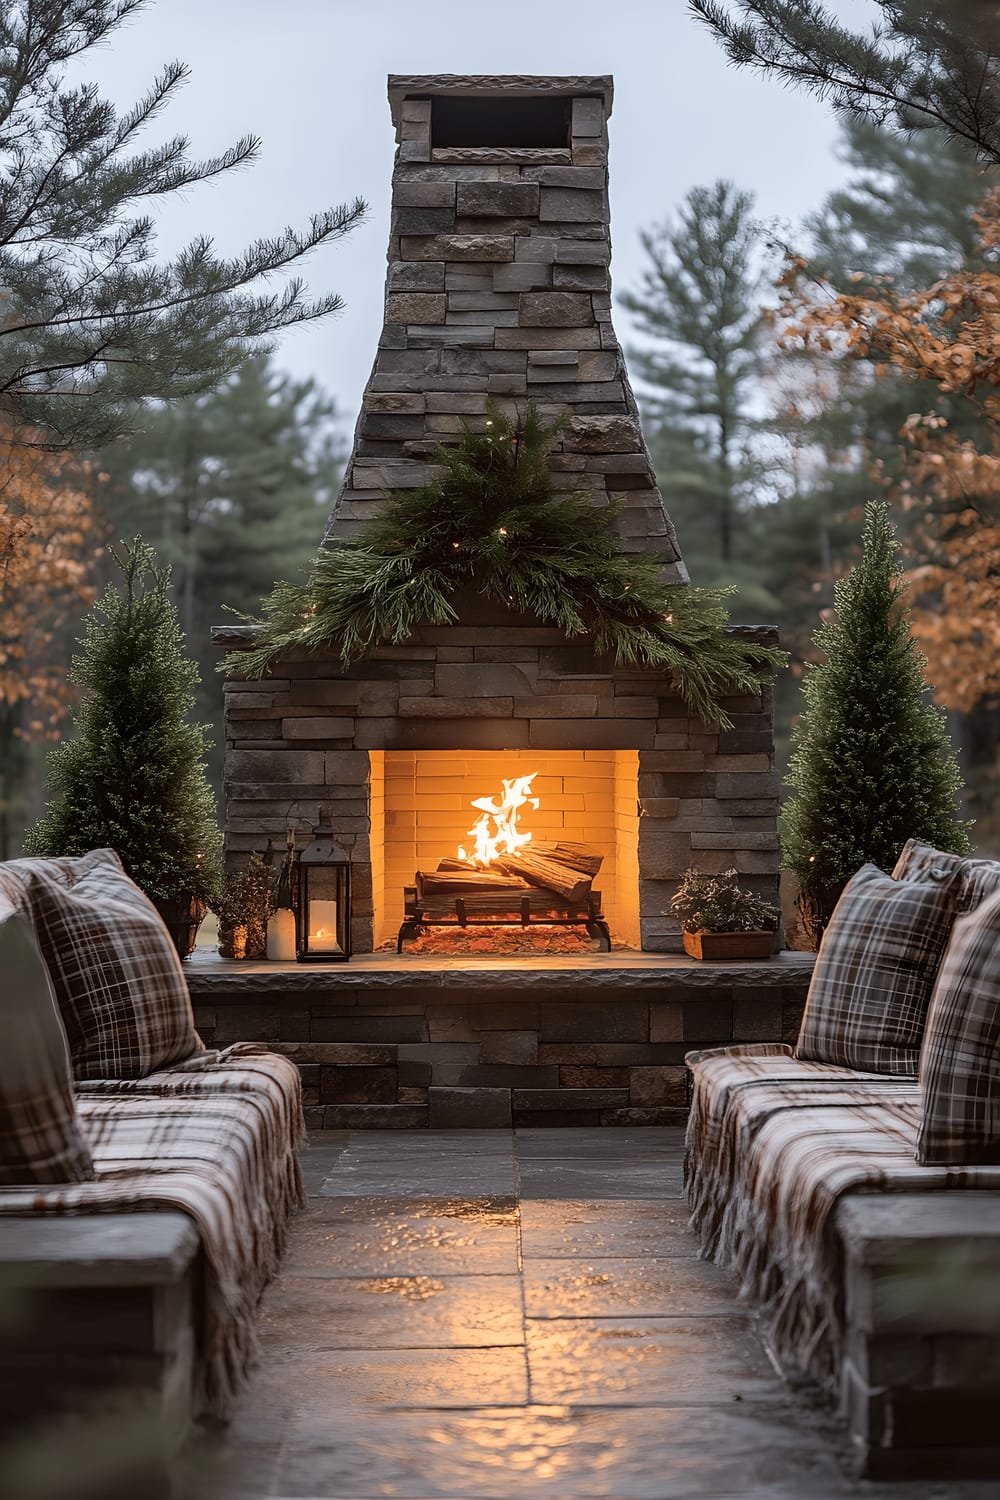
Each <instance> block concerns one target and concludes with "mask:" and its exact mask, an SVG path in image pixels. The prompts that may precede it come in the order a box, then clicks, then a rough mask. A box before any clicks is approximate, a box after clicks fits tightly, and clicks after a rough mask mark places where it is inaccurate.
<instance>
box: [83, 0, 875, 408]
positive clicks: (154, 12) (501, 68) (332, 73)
mask: <svg viewBox="0 0 1000 1500" xmlns="http://www.w3.org/2000/svg"><path fill="white" fill-rule="evenodd" d="M833 8H834V9H835V10H836V11H837V12H838V13H839V14H840V15H842V16H848V15H851V16H857V15H860V14H863V13H864V12H865V11H866V10H869V9H870V7H869V6H867V5H866V0H838V3H836V4H835V5H834V7H833ZM175 57H179V58H181V59H182V60H183V61H185V62H186V63H187V64H188V65H189V66H190V68H191V74H192V76H191V79H190V81H189V82H188V83H187V85H186V86H185V87H184V89H183V90H182V92H181V93H180V94H179V95H178V96H177V97H176V98H175V100H174V102H173V103H172V104H171V105H170V107H169V108H168V109H167V110H166V111H165V113H164V115H163V116H162V117H161V120H160V121H159V122H158V123H157V125H156V127H155V132H156V134H153V133H151V134H150V139H151V140H152V139H156V138H158V137H162V136H164V135H166V134H173V133H175V132H178V131H182V132H184V133H186V134H188V135H189V136H190V137H191V140H192V145H193V149H194V151H195V152H196V153H198V154H202V155H207V154H210V153H212V152H215V151H218V150H220V149H222V148H224V147H225V146H226V145H228V144H230V143H231V142H232V141H234V140H235V139H236V138H237V137H238V136H240V135H242V134H244V133H246V132H254V133H257V134H259V135H261V136H262V137H263V149H262V153H261V158H260V160H259V161H258V162H257V163H256V164H255V165H253V166H252V167H249V168H247V169H245V170H244V171H242V172H240V173H239V174H233V175H232V177H231V178H230V180H228V181H222V182H217V183H214V184H207V185H204V186H202V187H200V188H197V189H193V190H192V191H191V192H189V193H187V194H185V195H184V196H183V197H182V198H179V199H174V200H171V202H170V203H169V204H168V205H166V207H165V208H164V209H163V211H162V212H161V214H160V223H161V238H160V243H161V247H162V248H163V250H164V251H169V250H173V249H176V248H177V247H178V246H179V245H180V244H181V243H183V242H184V241H185V240H187V239H189V238H191V237H192V236H193V235H194V234H196V233H202V232H208V233H210V234H212V235H213V236H214V237H215V239H216V242H217V244H218V246H219V248H220V249H221V250H223V251H236V250H239V249H240V248H242V247H243V246H245V245H246V244H247V243H248V242H249V241H250V240H251V239H252V238H253V237H254V236H256V235H259V234H266V233H268V232H269V231H273V230H275V229H278V228H280V227H281V226H283V225H284V224H285V223H293V224H304V223H305V222H306V221H307V219H308V217H309V215H310V213H312V212H313V211H315V210H318V209H321V208H325V207H327V206H328V205H330V204H331V203H337V202H342V201H344V200H348V199H351V198H353V197H354V196H355V195H356V194H360V195H361V196H362V197H364V198H365V199H367V201H368V202H369V204H370V206H371V211H370V215H369V218H368V221H367V222H366V223H365V224H364V225H363V226H362V227H360V228H359V229H357V230H355V231H354V233H353V234H352V235H351V236H350V237H349V238H348V239H347V240H345V241H343V242H342V243H341V244H339V245H336V246H332V247H330V248H327V249H324V250H321V251H319V252H318V253H317V254H316V255H315V256H314V257H313V258H312V259H311V260H310V261H308V262H307V267H306V274H307V277H308V280H309V282H310V285H311V286H312V287H314V288H315V289H316V290H317V291H319V290H323V291H326V290H329V289H333V290H336V291H338V292H340V293H341V295H342V296H343V297H344V299H345V301H346V303H347V307H346V310H345V311H344V312H343V313H342V314H340V315H339V317H336V318H331V319H327V320H325V321H324V322H322V323H320V324H318V325H315V326H313V327H310V328H303V329H299V330H296V331H294V332H292V333H290V334H288V335H287V336H286V337H285V338H284V340H283V342H282V344H281V346H280V348H279V350H278V354H277V359H278V363H279V364H281V365H282V366H283V367H285V368H287V369H289V370H291V371H292V372H293V373H294V374H296V375H297V376H305V375H315V376H316V378H317V379H318V380H319V381H320V382H321V383H322V385H323V386H324V387H325V388H326V389H327V390H328V391H330V392H331V393H332V394H333V395H334V396H335V397H336V400H337V404H338V407H339V408H340V411H341V413H342V415H343V417H344V418H345V421H346V422H347V423H348V424H349V425H351V426H353V422H354V417H355V414H356V410H357V406H358V404H359V400H360V395H361V389H362V387H363V385H364V382H365V380H366V378H367V375H368V371H369V369H370V366H371V362H372V359H373V356H374V352H375V345H376V341H377V338H378V334H379V331H380V328H381V319H382V295H383V286H384V277H385V246H386V240H387V237H388V222H389V187H390V179H391V174H392V161H393V151H394V144H395V143H394V136H393V131H392V126H391V123H390V119H389V107H388V103H387V100H386V75H387V74H388V73H480V72H483V73H583V74H585V73H611V74H613V75H614V80H615V102H614V113H613V115H612V118H611V127H610V128H611V159H610V174H611V175H610V183H611V228H612V237H613V241H614V261H613V264H612V272H613V275H614V279H615V286H616V287H617V288H618V289H619V290H624V289H626V288H628V287H630V286H634V285H635V283H636V281H637V279H638V274H639V268H640V265H641V250H640V246H639V242H638V234H639V230H640V228H642V227H643V226H645V225H648V224H650V223H652V222H655V221H659V220H661V219H663V218H664V217H665V216H667V215H669V214H670V213H671V212H672V211H673V210H674V209H675V208H676V206H677V205H678V203H679V202H680V200H681V199H682V197H683V196H684V194H685V193H686V192H687V190H688V189H689V188H691V187H692V186H694V185H695V184H698V183H708V182H711V181H713V180H714V179H715V178H718V177H728V178H731V179H733V180H734V181H735V182H736V183H737V184H739V185H740V186H742V187H746V188H750V189H752V190H753V191H754V192H755V193H756V195H757V200H758V210H759V212H760V214H761V216H762V217H764V218H767V219H770V218H777V219H779V220H782V221H786V222H789V223H795V222H797V221H798V220H799V219H800V218H801V217H802V215H803V214H804V213H806V212H808V211H809V210H810V209H811V208H814V207H815V206H816V205H817V204H818V203H819V202H820V201H821V199H822V198H823V196H824V195H825V194H826V193H827V192H828V191H829V190H830V189H831V188H832V187H833V186H835V185H836V184H837V183H838V182H839V181H841V180H842V177H843V171H842V168H841V166H840V164H839V162H838V161H837V159H836V156H835V149H834V148H835V143H836V138H837V128H836V124H835V122H834V119H833V117H832V115H831V114H830V112H829V110H828V109H827V108H826V107H825V106H824V105H821V104H819V103H817V102H816V101H814V100H813V99H811V98H809V97H808V96H806V95H804V94H801V93H798V92H789V91H787V90H785V89H783V88H781V87H780V86H779V85H778V84H776V83H774V82H768V81H766V80H762V79H758V78H756V77H754V76H752V75H750V74H747V73H744V72H737V71H735V70H734V69H733V68H731V67H730V66H729V65H728V64H727V62H726V60H725V57H724V55H723V53H722V51H721V49H720V48H719V46H718V45H717V43H716V42H715V41H714V40H713V39H712V38H711V37H710V36H709V35H708V34H707V33H706V32H705V31H704V30H703V28H701V27H700V26H698V25H697V24H696V23H695V22H694V21H693V20H692V19H691V17H690V16H689V15H688V13H687V8H686V5H685V3H684V0H489V3H480V0H281V3H276V0H157V3H154V4H151V5H150V6H149V8H148V9H147V10H146V11H144V12H141V13H140V14H139V16H138V17H137V18H136V19H134V20H133V21H132V22H131V23H130V24H129V25H128V26H127V27H123V28H122V29H121V30H120V31H118V32H116V33H115V34H114V37H113V39H112V40H111V41H110V42H109V44H108V45H107V46H106V47H105V48H104V49H102V50H101V51H100V52H92V53H90V54H88V56H87V64H88V72H89V73H90V74H91V76H94V77H95V78H96V79H97V80H98V81H99V82H100V84H101V85H102V87H103V88H104V89H105V90H106V92H107V94H108V95H109V96H110V97H111V98H112V99H113V100H114V101H115V102H116V103H117V104H119V105H121V106H123V107H124V106H126V105H128V104H129V103H131V102H133V101H134V100H135V99H136V98H137V97H138V96H139V94H141V92H142V91H143V89H144V87H145V86H146V84H147V83H148V82H149V80H150V79H151V78H152V76H153V75H154V74H155V73H156V71H157V70H158V68H159V67H160V66H162V64H163V63H165V62H167V61H168V60H170V59H172V58H175ZM616 323H617V327H618V332H619V334H620V336H621V337H622V338H623V339H624V340H625V341H626V342H628V340H629V333H630V330H629V328H628V323H627V320H626V317H625V315H624V312H622V311H619V312H618V314H617V317H616Z"/></svg>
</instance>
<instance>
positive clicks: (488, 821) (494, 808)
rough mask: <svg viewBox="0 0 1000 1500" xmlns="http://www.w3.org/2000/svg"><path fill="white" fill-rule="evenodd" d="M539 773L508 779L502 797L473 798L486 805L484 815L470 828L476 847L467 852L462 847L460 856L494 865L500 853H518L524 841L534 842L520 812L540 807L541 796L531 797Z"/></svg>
mask: <svg viewBox="0 0 1000 1500" xmlns="http://www.w3.org/2000/svg"><path fill="white" fill-rule="evenodd" d="M537 775H538V772H537V771H532V773H531V775H530V776H515V777H514V778H513V779H512V780H510V781H505V782H504V784H503V795H502V796H501V797H499V798H494V797H475V798H473V802H472V805H473V807H479V808H482V812H483V816H482V817H481V818H480V819H479V820H478V821H477V822H476V823H475V824H474V825H473V827H472V828H470V829H469V835H470V837H471V838H473V839H475V841H476V842H475V847H474V848H473V850H472V852H471V853H467V852H466V850H465V849H464V848H462V847H461V846H459V850H458V857H459V859H464V860H467V861H468V862H469V863H470V864H475V865H480V866H481V867H485V866H486V865H491V864H493V863H494V862H495V861H496V860H497V859H498V858H499V857H500V855H502V854H516V853H517V851H518V849H520V848H521V847H522V846H523V845H524V844H530V842H531V834H530V833H522V832H521V831H520V829H519V828H518V826H517V815H518V813H519V811H520V810H521V808H522V807H524V806H528V807H534V808H537V807H538V798H537V797H532V796H531V783H532V782H533V781H534V779H535V777H536V776H537Z"/></svg>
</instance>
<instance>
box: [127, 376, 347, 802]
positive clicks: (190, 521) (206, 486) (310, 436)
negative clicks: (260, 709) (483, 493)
mask: <svg viewBox="0 0 1000 1500" xmlns="http://www.w3.org/2000/svg"><path fill="white" fill-rule="evenodd" d="M140 420H141V430H140V431H138V432H136V433H134V434H133V435H132V436H131V437H130V438H128V439H127V440H126V441H124V442H121V443H118V444H116V445H115V446H114V447H113V448H111V449H108V450H106V451H105V452H104V453H103V454H102V455H101V463H102V466H103V468H104V471H105V473H107V475H108V476H109V478H108V481H107V483H106V484H105V485H104V487H103V489H102V491H101V493H100V495H99V497H98V498H99V502H100V503H101V504H102V505H103V506H104V508H105V509H106V511H107V512H108V518H109V522H110V529H111V535H112V536H131V535H133V534H134V533H135V532H141V534H142V535H143V536H144V537H145V538H146V539H147V540H148V541H149V543H150V544H151V545H152V546H153V547H154V548H155V549H156V552H157V555H158V556H159V557H160V558H161V559H162V560H163V562H164V563H165V564H168V565H169V566H170V570H171V577H172V580H173V593H174V598H175V600H176V602H177V607H178V610H179V612H180V619H181V628H182V630H183V631H184V634H185V636H186V638H187V643H188V650H189V651H190V653H191V655H192V656H193V657H194V658H195V660H196V661H197V663H198V668H199V672H200V676H201V682H200V685H199V687H198V689H197V704H196V713H197V717H198V718H199V719H200V720H205V721H206V722H208V723H209V724H210V725H211V726H212V730H213V744H212V746H211V748H210V750H209V757H208V768H209V777H210V780H211V781H212V784H213V786H214V787H216V789H217V790H221V782H222V750H223V743H224V735H223V733H222V687H221V684H220V682H219V678H218V675H217V673H216V670H215V668H216V666H217V665H218V653H217V652H216V651H215V650H214V648H213V647H212V643H211V628H212V626H213V625H219V624H221V623H222V622H223V619H224V613H223V611H224V607H225V606H227V605H228V606H230V607H231V608H233V609H237V610H253V609H255V608H256V607H257V605H258V603H259V602H260V600H261V599H262V598H263V597H264V596H265V595H266V594H269V593H270V591H271V589H272V588H273V587H274V584H275V581H276V579H278V578H294V577H296V576H297V575H299V573H300V572H301V569H302V568H303V567H304V566H305V564H306V563H308V561H309V559H310V558H311V557H313V556H314V555H315V553H316V551H317V548H318V547H319V544H320V540H321V538H322V535H323V528H324V526H325V524H326V519H327V516H328V515H329V513H330V508H331V505H332V502H333V497H334V495H335V493H336V489H337V486H338V484H339V481H340V474H341V469H342V466H343V460H344V456H345V454H344V444H343V442H342V439H341V435H340V432H339V429H338V428H337V426H336V412H335V409H334V406H333V403H332V401H330V400H328V399H327V398H326V397H325V396H324V394H323V392H322V391H321V390H320V389H319V387H318V386H317V385H316V383H315V381H313V380H303V381H297V380H293V379H292V378H291V377H289V376H287V375H285V374H283V373H282V372H281V371H279V370H276V369H275V368H274V366H273V365H272V363H271V361H270V360H269V359H267V358H266V357H264V356H261V357H258V358H255V359H251V360H248V361H247V362H246V364H244V365H243V366H242V367H241V368H240V370H239V371H237V373H236V374H235V375H234V376H232V377H231V378H230V379H229V380H228V381H226V382H225V383H224V384H223V385H222V386H220V387H219V389H218V390H216V391H211V392H209V393H208V394H206V395H204V396H198V397H195V398H191V399H189V400H186V401H178V402H171V403H170V404H168V405H158V406H155V407H151V408H148V409H147V410H146V411H145V412H144V413H143V415H142V417H141V419H140Z"/></svg>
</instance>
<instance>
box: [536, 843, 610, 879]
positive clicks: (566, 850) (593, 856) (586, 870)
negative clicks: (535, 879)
mask: <svg viewBox="0 0 1000 1500" xmlns="http://www.w3.org/2000/svg"><path fill="white" fill-rule="evenodd" d="M529 852H530V853H532V854H540V855H542V856H543V858H545V859H554V860H555V862H556V864H558V865H568V866H569V867H570V869H571V870H579V871H580V872H581V873H582V874H584V875H591V876H593V875H596V874H597V872H598V870H599V869H600V868H601V866H602V865H603V863H604V855H603V854H598V852H597V850H596V849H595V848H594V846H593V844H570V843H565V842H560V843H558V844H536V843H533V844H532V845H531V849H530V851H529Z"/></svg>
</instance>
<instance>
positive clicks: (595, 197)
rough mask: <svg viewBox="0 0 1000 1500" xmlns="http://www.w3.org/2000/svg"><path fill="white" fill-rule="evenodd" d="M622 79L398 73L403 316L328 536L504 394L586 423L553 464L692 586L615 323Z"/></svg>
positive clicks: (369, 398) (368, 510) (392, 311)
mask: <svg viewBox="0 0 1000 1500" xmlns="http://www.w3.org/2000/svg"><path fill="white" fill-rule="evenodd" d="M611 99H612V80H611V79H610V78H609V77H596V78H565V77H519V76H511V77H471V76H462V75H452V74H431V75H426V76H417V77H408V76H399V75H394V76H390V78H389V100H390V104H391V107H392V117H393V121H394V123H395V126H396V135H397V140H398V142H399V146H398V150H397V152H396V162H395V168H394V171H393V178H392V226H391V233H390V239H389V252H388V261H389V265H388V272H387V276H386V296H385V322H384V325H383V329H382V335H381V338H380V339H379V346H378V352H377V355H376V358H375V365H374V368H373V370H372V375H371V378H370V380H369V382H368V385H367V387H366V389H365V393H364V398H363V402H362V407H361V414H360V417H359V420H358V425H357V430H356V433H355V440H354V449H353V452H352V454H351V461H350V464H349V465H348V468H347V472H346V477H345V482H344V486H343V489H342V491H341V493H340V496H339V497H338V500H337V503H336V505H335V507H334V510H333V514H332V516H331V518H330V523H329V527H328V530H327V538H328V539H330V538H336V537H348V536H354V535H357V533H358V532H359V531H360V529H361V527H362V525H363V523H364V521H365V520H366V519H367V518H369V517H370V516H371V515H372V514H373V513H374V512H375V511H376V510H377V509H378V507H379V505H380V504H381V502H382V499H383V497H384V494H385V492H386V491H387V490H389V489H397V488H406V487H408V486H417V485H420V484H423V483H425V482H426V481H427V479H428V478H429V477H430V476H431V475H432V474H433V472H434V470H433V467H432V465H431V463H430V461H429V455H430V452H431V449H432V447H433V445H434V444H435V443H439V442H442V441H444V442H447V441H448V439H449V437H452V436H454V435H455V434H457V433H458V432H459V431H460V430H461V426H462V423H463V422H467V423H469V424H470V425H475V423H476V422H477V421H479V420H482V418H483V414H484V412H485V410H486V403H487V401H488V400H489V399H495V400H496V401H498V402H499V403H500V404H501V405H503V406H504V407H507V408H514V407H517V408H520V409H521V410H523V409H524V408H525V406H526V405H527V403H528V402H529V401H533V402H535V404H536V405H537V406H538V408H539V410H540V411H541V413H542V414H543V415H544V416H545V417H547V418H551V417H553V416H555V415H556V414H557V413H567V412H568V413H569V414H570V415H571V418H572V421H571V426H570V428H569V429H568V431H567V433H566V436H565V439H564V441H563V442H562V444H561V446H560V448H559V449H558V450H557V451H556V452H555V453H553V455H552V459H551V467H552V469H553V471H554V472H555V473H556V474H557V475H558V476H561V477H562V482H564V483H565V485H566V486H567V487H570V486H572V487H575V488H587V489H589V490H590V491H591V492H592V494H593V503H594V505H595V506H603V505H606V504H607V503H608V501H609V500H613V501H615V502H616V503H617V505H618V506H619V508H620V515H619V519H618V527H619V530H620V534H621V538H622V545H623V547H624V548H625V549H626V550H628V551H635V552H644V553H647V554H653V555H655V556H658V557H659V558H660V559H661V561H662V564H663V568H664V575H665V577H666V578H667V579H668V580H673V581H683V580H686V578H687V572H686V570H685V568H684V564H683V562H682V560H681V556H680V551H679V548H678V546H677V539H676V536H675V534H674V530H673V527H672V526H671V524H670V521H669V520H668V518H667V516H666V513H665V511H664V508H663V500H662V497H661V495H660V492H659V490H658V489H657V487H656V478H655V475H654V473H653V469H652V465H651V462H650V457H649V453H648V451H647V449H646V446H645V443H644V442H643V438H642V432H641V428H640V424H639V417H638V412H637V409H636V403H635V398H634V397H633V394H632V390H631V387H630V386H629V382H628V376H627V374H626V371H625V365H624V360H623V358H622V352H621V348H620V345H619V343H618V340H617V338H616V336H615V331H614V328H613V326H612V322H611V278H610V271H609V264H610V260H611V239H610V235H609V228H608V221H609V214H608V167H607V161H608V116H609V115H610V113H611Z"/></svg>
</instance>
